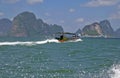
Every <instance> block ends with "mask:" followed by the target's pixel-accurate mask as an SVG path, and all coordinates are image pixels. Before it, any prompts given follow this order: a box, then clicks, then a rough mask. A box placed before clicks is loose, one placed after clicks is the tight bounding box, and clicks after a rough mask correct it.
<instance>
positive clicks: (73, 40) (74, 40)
mask: <svg viewBox="0 0 120 78" xmlns="http://www.w3.org/2000/svg"><path fill="white" fill-rule="evenodd" d="M79 41H83V40H82V39H77V40H70V41H68V42H79Z"/></svg>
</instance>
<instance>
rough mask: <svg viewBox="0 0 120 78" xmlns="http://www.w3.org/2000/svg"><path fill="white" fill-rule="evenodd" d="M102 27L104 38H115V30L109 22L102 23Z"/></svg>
mask: <svg viewBox="0 0 120 78" xmlns="http://www.w3.org/2000/svg"><path fill="white" fill-rule="evenodd" d="M100 27H101V29H102V32H103V35H104V36H106V37H113V36H114V30H113V28H112V27H111V24H110V22H109V21H108V20H104V21H101V22H100Z"/></svg>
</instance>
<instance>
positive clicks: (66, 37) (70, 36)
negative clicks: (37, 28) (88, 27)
mask: <svg viewBox="0 0 120 78" xmlns="http://www.w3.org/2000/svg"><path fill="white" fill-rule="evenodd" d="M55 39H57V40H58V41H59V42H66V41H75V40H77V39H80V36H78V35H77V34H75V33H69V32H59V33H57V34H55Z"/></svg>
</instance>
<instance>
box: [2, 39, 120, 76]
mask: <svg viewBox="0 0 120 78" xmlns="http://www.w3.org/2000/svg"><path fill="white" fill-rule="evenodd" d="M0 78H120V39H82V41H76V42H65V43H58V42H57V41H56V40H54V39H51V40H49V39H48V40H37V39H33V40H32V39H14V40H13V39H4V38H2V39H1V40H0Z"/></svg>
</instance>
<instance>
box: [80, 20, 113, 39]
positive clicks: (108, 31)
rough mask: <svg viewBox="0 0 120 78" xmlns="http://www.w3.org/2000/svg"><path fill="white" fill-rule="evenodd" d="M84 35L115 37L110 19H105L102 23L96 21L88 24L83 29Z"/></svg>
mask: <svg viewBox="0 0 120 78" xmlns="http://www.w3.org/2000/svg"><path fill="white" fill-rule="evenodd" d="M82 36H84V37H114V31H113V29H112V27H111V25H110V22H109V21H108V20H103V21H101V22H100V23H98V22H95V23H93V24H90V25H86V26H85V27H84V28H83V29H82Z"/></svg>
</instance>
